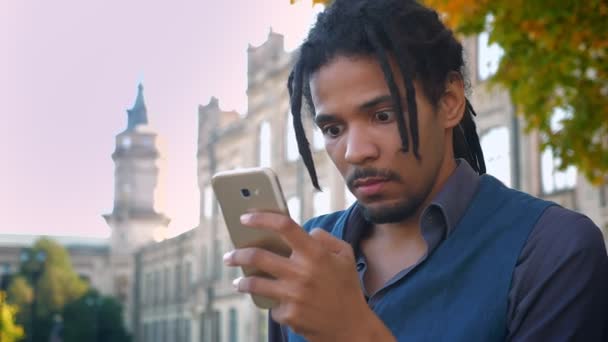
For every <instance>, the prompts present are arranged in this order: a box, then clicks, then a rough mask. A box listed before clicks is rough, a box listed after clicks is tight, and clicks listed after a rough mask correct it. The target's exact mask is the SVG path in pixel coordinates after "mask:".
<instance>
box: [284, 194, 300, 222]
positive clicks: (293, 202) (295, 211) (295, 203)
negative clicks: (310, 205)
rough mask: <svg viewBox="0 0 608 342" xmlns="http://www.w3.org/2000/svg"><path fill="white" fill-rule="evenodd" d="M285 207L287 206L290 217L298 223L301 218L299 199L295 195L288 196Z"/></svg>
mask: <svg viewBox="0 0 608 342" xmlns="http://www.w3.org/2000/svg"><path fill="white" fill-rule="evenodd" d="M287 207H288V208H289V216H291V218H292V219H293V220H294V221H296V222H297V223H300V222H301V220H302V218H301V213H300V199H299V198H298V197H296V196H293V197H291V198H289V199H288V200H287Z"/></svg>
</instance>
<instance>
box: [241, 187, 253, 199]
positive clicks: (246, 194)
mask: <svg viewBox="0 0 608 342" xmlns="http://www.w3.org/2000/svg"><path fill="white" fill-rule="evenodd" d="M241 195H243V197H245V198H247V197H249V196H251V191H249V189H241Z"/></svg>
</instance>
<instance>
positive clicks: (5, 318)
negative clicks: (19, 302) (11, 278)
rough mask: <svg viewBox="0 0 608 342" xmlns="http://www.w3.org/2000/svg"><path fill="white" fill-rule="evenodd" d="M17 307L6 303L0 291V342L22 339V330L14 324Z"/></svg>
mask: <svg viewBox="0 0 608 342" xmlns="http://www.w3.org/2000/svg"><path fill="white" fill-rule="evenodd" d="M17 311H18V310H17V307H16V306H15V305H11V304H9V303H7V301H6V294H5V293H4V292H2V291H0V342H16V341H19V340H20V339H21V338H22V337H23V328H22V327H21V326H19V325H17V324H16V323H15V318H16V317H15V316H16V313H17Z"/></svg>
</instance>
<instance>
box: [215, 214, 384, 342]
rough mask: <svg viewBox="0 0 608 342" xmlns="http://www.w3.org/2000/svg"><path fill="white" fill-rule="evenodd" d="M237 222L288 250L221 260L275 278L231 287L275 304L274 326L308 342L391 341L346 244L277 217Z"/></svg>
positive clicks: (240, 252) (245, 252)
mask: <svg viewBox="0 0 608 342" xmlns="http://www.w3.org/2000/svg"><path fill="white" fill-rule="evenodd" d="M241 222H242V223H243V225H247V226H249V227H252V228H256V229H263V230H268V231H273V232H275V233H277V234H279V235H280V236H281V238H282V239H283V240H284V241H285V242H286V243H287V244H288V245H289V246H290V247H291V249H292V253H291V256H289V257H282V256H280V255H277V254H274V253H272V252H269V251H266V250H263V249H260V248H243V249H237V250H235V251H232V252H229V253H226V255H224V261H225V263H226V264H227V265H229V266H253V267H255V268H257V269H258V270H260V271H263V272H265V273H267V274H270V275H271V276H272V277H274V279H269V278H263V277H255V276H252V277H244V278H239V279H236V280H235V282H234V284H235V287H236V288H237V290H238V291H239V292H244V293H251V294H256V295H261V296H264V297H269V298H272V299H274V300H276V301H277V302H278V303H279V304H278V306H276V307H275V308H273V309H272V318H273V319H274V320H275V321H277V322H278V323H280V324H284V325H288V326H289V327H291V328H292V329H293V330H294V331H295V332H296V333H298V334H300V335H302V336H304V337H306V338H307V339H308V340H310V341H357V340H361V341H368V340H369V339H370V338H382V337H384V338H385V339H382V341H387V339H386V338H388V337H390V339H388V341H390V340H394V338H393V337H392V335H391V334H390V332H389V331H388V329H387V328H386V327H385V326H384V325H383V324H382V322H381V321H380V319H378V317H377V316H376V315H375V314H374V313H373V312H372V311H371V310H370V309H369V307H368V306H367V303H366V302H365V299H364V296H363V292H362V291H361V287H360V285H359V279H358V276H357V271H356V269H355V260H354V254H353V250H352V248H351V247H350V245H349V244H348V243H346V242H344V241H342V240H339V239H336V238H335V237H333V236H332V235H330V234H329V233H327V232H326V231H324V230H323V229H318V228H315V229H313V230H312V232H311V233H310V235H309V234H307V233H306V231H305V230H304V229H302V228H301V227H300V226H299V225H298V224H296V223H295V222H294V221H293V220H291V219H290V218H289V217H287V216H285V215H282V214H276V213H251V214H245V215H243V216H242V217H241ZM372 336H378V337H372Z"/></svg>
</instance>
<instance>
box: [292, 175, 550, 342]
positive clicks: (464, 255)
mask: <svg viewBox="0 0 608 342" xmlns="http://www.w3.org/2000/svg"><path fill="white" fill-rule="evenodd" d="M550 205H551V203H549V202H545V201H542V200H540V199H537V198H534V197H532V196H530V195H527V194H525V193H522V192H518V191H516V190H512V189H509V188H507V187H505V186H504V185H503V184H502V183H500V182H499V181H498V180H496V179H495V178H494V177H492V176H488V175H484V176H482V178H481V181H480V184H479V189H478V191H477V194H476V195H475V196H474V198H473V200H472V201H471V203H470V205H469V207H468V209H467V211H466V212H465V214H464V216H463V217H462V219H461V220H460V222H458V224H457V225H456V226H455V227H454V230H453V231H452V232H451V233H450V235H449V236H448V237H447V239H446V240H445V241H443V242H442V243H441V244H440V245H439V246H438V247H437V249H436V250H435V251H434V252H432V254H431V255H429V257H428V258H427V259H426V260H425V261H424V262H423V263H421V264H420V265H418V266H417V267H416V268H415V269H413V270H412V271H411V272H410V273H409V274H407V275H406V276H405V277H404V278H402V279H401V280H400V281H398V282H396V283H395V284H394V285H392V286H391V287H390V288H387V289H384V290H383V293H381V296H380V299H379V300H378V301H376V302H375V303H374V306H373V307H372V310H373V311H374V312H375V313H376V315H378V316H379V317H380V318H381V319H382V321H383V322H384V324H385V325H386V326H387V327H388V328H389V329H390V330H391V332H392V333H393V335H394V336H395V337H396V338H397V339H398V340H399V341H450V342H451V341H484V342H491V341H503V340H504V339H505V337H506V333H507V329H506V326H507V322H506V315H507V308H508V294H509V289H510V287H511V277H512V274H513V271H514V268H515V264H516V262H517V259H518V257H519V254H520V252H521V250H522V248H523V246H524V244H525V242H526V240H527V238H528V236H529V234H530V232H531V230H532V229H533V228H534V226H535V224H536V221H537V220H538V219H539V217H540V216H541V214H542V213H543V211H544V210H545V209H546V208H547V207H548V206H550ZM351 210H352V208H351V209H348V210H346V211H340V212H336V213H332V214H329V215H325V216H320V217H316V218H313V219H311V220H309V221H308V222H307V223H306V224H305V225H304V228H305V229H306V230H307V231H310V230H311V229H312V228H314V227H321V228H324V229H325V230H327V231H329V232H331V233H332V234H333V235H334V236H336V237H339V238H343V233H344V225H345V222H346V219H347V218H348V215H349V214H350V211H351ZM345 310H348V308H345ZM296 341H304V339H303V338H302V337H301V336H299V335H297V334H295V333H294V332H293V331H292V330H289V342H296Z"/></svg>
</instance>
